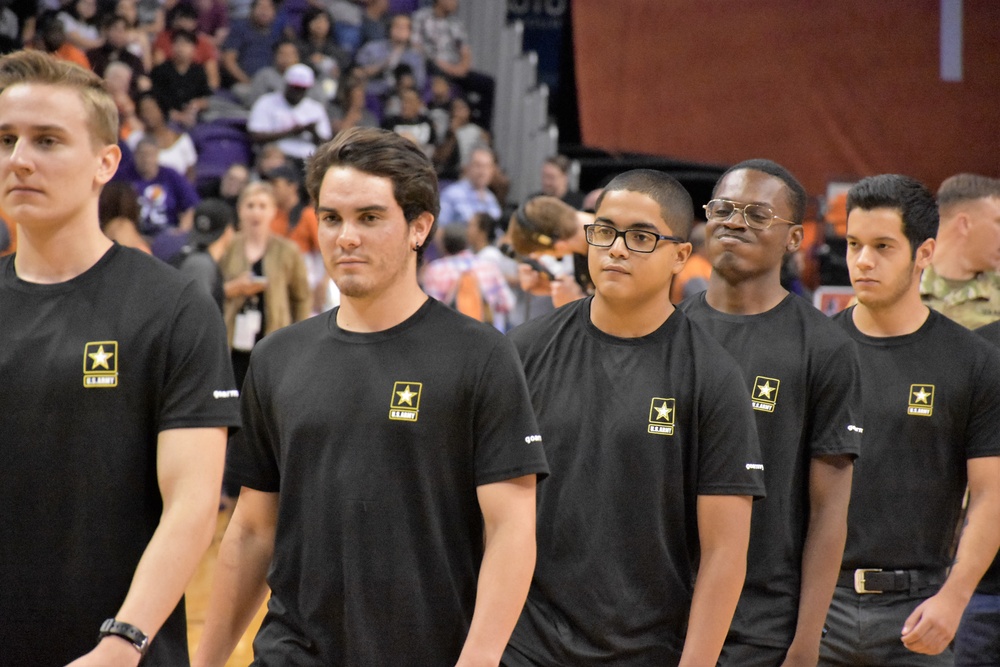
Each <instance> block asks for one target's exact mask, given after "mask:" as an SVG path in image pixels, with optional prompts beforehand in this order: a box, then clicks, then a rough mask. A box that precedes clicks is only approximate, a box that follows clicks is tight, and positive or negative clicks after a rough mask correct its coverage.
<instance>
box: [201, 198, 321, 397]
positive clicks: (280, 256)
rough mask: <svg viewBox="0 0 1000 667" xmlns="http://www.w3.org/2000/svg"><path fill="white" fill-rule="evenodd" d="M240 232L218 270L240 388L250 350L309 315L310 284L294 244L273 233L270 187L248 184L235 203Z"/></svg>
mask: <svg viewBox="0 0 1000 667" xmlns="http://www.w3.org/2000/svg"><path fill="white" fill-rule="evenodd" d="M236 209H237V213H238V215H239V233H237V234H236V236H235V238H234V239H233V243H232V245H231V246H229V249H228V250H227V251H226V254H225V255H223V256H222V260H221V261H220V262H219V268H220V269H221V270H222V275H223V277H224V278H225V280H226V283H225V292H226V303H225V307H224V310H223V315H224V317H225V319H226V330H227V332H228V334H229V346H230V347H231V348H232V355H233V370H234V371H235V373H236V382H237V385H236V386H238V387H241V386H243V378H244V377H246V372H247V366H248V364H249V362H250V350H252V349H253V346H254V344H255V343H256V342H257V341H258V340H260V339H261V338H263V337H264V335H265V334H269V333H271V332H272V331H276V330H278V329H280V328H282V327H285V326H288V325H289V324H291V323H293V322H298V321H299V320H304V319H305V318H307V317H309V315H310V301H309V299H310V294H309V281H308V278H307V274H306V265H305V262H304V261H303V259H302V255H301V253H300V252H299V249H298V246H296V245H295V244H294V243H292V242H291V241H289V240H287V239H283V238H281V237H279V236H276V235H274V234H272V233H271V220H272V219H273V218H274V216H275V214H276V213H277V210H278V208H277V204H276V201H275V197H274V190H273V189H272V188H271V185H270V184H269V183H250V184H249V185H247V186H246V187H245V188H244V189H243V191H242V192H241V193H240V196H239V199H238V200H237V204H236Z"/></svg>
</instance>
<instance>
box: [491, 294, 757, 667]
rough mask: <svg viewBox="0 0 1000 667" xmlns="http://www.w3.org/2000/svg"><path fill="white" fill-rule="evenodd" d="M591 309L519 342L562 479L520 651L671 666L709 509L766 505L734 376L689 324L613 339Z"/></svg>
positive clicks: (569, 659)
mask: <svg viewBox="0 0 1000 667" xmlns="http://www.w3.org/2000/svg"><path fill="white" fill-rule="evenodd" d="M592 300H593V299H592V298H586V299H581V300H578V301H575V302H573V303H571V304H568V305H566V306H564V307H562V308H560V309H558V310H556V311H555V312H553V313H551V314H549V315H545V316H543V317H541V318H538V319H536V320H532V321H530V322H528V323H526V324H524V325H522V326H520V327H518V328H517V329H515V330H514V331H512V332H511V333H510V338H511V339H512V340H513V341H514V343H515V344H516V345H517V348H518V352H519V353H520V354H521V359H522V362H523V363H524V369H525V376H526V377H527V380H528V389H529V391H530V392H531V400H532V404H533V405H534V406H535V413H536V414H537V415H538V420H539V426H540V428H541V432H542V437H543V438H545V452H546V456H547V457H548V459H549V464H550V466H551V469H552V477H551V478H550V479H548V480H546V481H545V484H543V485H542V486H541V487H539V495H538V530H537V533H538V561H537V564H536V566H535V576H534V579H533V581H532V584H531V590H530V592H529V594H528V601H527V604H526V605H525V609H524V611H523V612H522V614H521V618H520V620H519V621H518V624H517V627H516V628H515V630H514V634H513V636H512V637H511V641H510V643H511V646H513V647H514V648H516V649H517V650H518V651H520V652H521V653H523V654H524V655H526V656H528V657H529V658H531V659H532V660H533V661H535V663H536V664H539V665H610V664H614V665H625V664H629V665H665V664H676V663H677V661H678V660H679V659H680V654H681V650H682V649H683V644H684V634H685V629H686V625H687V618H688V612H689V610H690V605H691V595H692V592H693V589H694V578H695V571H696V569H697V567H698V558H699V553H700V550H699V542H698V526H697V516H696V504H697V498H698V496H699V495H747V496H758V497H759V496H762V495H763V493H764V484H763V479H762V477H763V473H762V469H763V465H761V463H760V460H761V459H760V449H759V446H758V442H757V434H756V429H755V428H754V425H753V415H752V414H751V410H750V405H749V396H748V393H747V389H746V386H745V385H744V383H743V379H742V377H741V375H740V372H739V368H738V367H737V366H736V363H735V362H734V361H733V360H732V359H731V358H730V356H729V354H728V353H726V351H725V350H724V349H722V347H721V346H720V345H719V344H718V343H716V342H715V341H714V340H712V338H711V336H709V335H708V334H706V333H705V332H704V331H702V330H700V329H699V328H698V327H697V326H696V325H694V324H693V323H692V322H691V321H690V320H689V319H688V318H687V317H686V316H685V315H684V313H682V312H680V311H675V312H674V313H673V314H672V315H671V316H670V317H669V318H668V319H667V321H666V322H665V323H664V324H663V325H662V326H661V327H660V328H659V329H658V330H656V331H655V332H653V333H651V334H649V335H648V336H644V337H641V338H617V337H615V336H610V335H608V334H606V333H604V332H602V331H601V330H599V329H598V328H597V327H595V326H594V324H593V323H592V322H591V320H590V305H591V302H592Z"/></svg>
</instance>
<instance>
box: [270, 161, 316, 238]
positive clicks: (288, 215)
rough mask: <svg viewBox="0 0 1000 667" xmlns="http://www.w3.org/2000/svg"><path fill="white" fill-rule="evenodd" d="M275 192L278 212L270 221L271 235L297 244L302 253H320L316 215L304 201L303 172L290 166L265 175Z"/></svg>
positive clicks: (273, 170) (287, 165) (281, 167)
mask: <svg viewBox="0 0 1000 667" xmlns="http://www.w3.org/2000/svg"><path fill="white" fill-rule="evenodd" d="M264 178H265V180H266V181H267V182H268V183H270V184H271V187H272V189H273V190H274V203H275V206H276V207H277V211H276V213H275V214H274V217H273V218H271V231H272V232H274V233H275V234H277V235H278V236H281V237H283V238H286V239H291V240H292V241H295V243H296V245H298V246H299V249H300V250H301V251H302V252H303V253H308V252H313V251H315V250H319V244H318V241H317V233H316V230H317V228H318V226H319V224H318V222H317V220H316V211H315V210H314V209H313V208H312V207H310V206H309V202H307V201H303V199H302V195H301V191H300V189H301V187H302V179H303V175H302V172H301V171H299V170H298V169H296V168H295V167H293V166H292V165H290V164H284V165H282V166H280V167H278V168H276V169H272V170H271V171H269V172H267V173H266V174H265V175H264Z"/></svg>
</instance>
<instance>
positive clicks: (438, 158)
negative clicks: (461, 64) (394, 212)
mask: <svg viewBox="0 0 1000 667" xmlns="http://www.w3.org/2000/svg"><path fill="white" fill-rule="evenodd" d="M489 142H490V135H489V134H488V133H487V132H486V130H484V129H483V128H481V127H479V126H478V125H476V124H475V123H473V122H472V121H471V120H470V118H469V104H468V102H466V101H465V99H464V98H461V97H456V98H455V99H453V100H452V101H451V117H450V119H449V124H448V129H447V131H446V132H445V135H444V139H442V140H441V141H440V142H439V143H438V146H437V148H436V149H435V151H434V166H435V168H436V169H437V170H438V178H440V179H442V180H448V181H454V180H456V179H457V178H458V177H459V174H461V173H462V170H463V169H465V166H466V165H467V164H468V163H469V158H471V157H472V151H473V150H474V149H475V148H476V146H487V145H489Z"/></svg>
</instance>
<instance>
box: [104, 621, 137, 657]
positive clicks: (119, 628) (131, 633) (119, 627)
mask: <svg viewBox="0 0 1000 667" xmlns="http://www.w3.org/2000/svg"><path fill="white" fill-rule="evenodd" d="M109 635H114V636H115V637H121V638H122V639H124V640H126V641H127V642H128V643H130V644H131V645H132V646H133V647H135V650H136V651H138V652H139V654H140V655H146V649H147V648H148V647H149V637H147V636H146V634H145V633H144V632H143V631H142V630H140V629H139V628H137V627H135V626H134V625H132V624H130V623H123V622H121V621H117V620H115V619H113V618H109V619H107V620H106V621H104V622H103V623H101V631H100V632H99V633H98V635H97V641H98V642H100V641H101V640H102V639H104V638H105V637H107V636H109Z"/></svg>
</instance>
